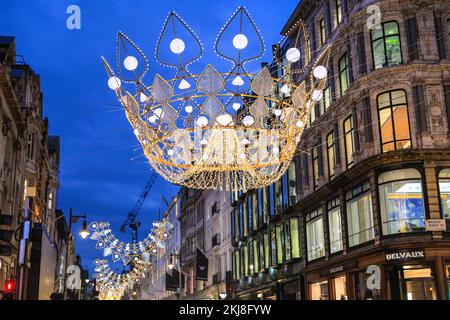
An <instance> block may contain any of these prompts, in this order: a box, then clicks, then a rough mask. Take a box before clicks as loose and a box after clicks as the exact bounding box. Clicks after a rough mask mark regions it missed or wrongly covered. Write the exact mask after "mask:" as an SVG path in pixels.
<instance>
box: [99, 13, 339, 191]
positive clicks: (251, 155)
mask: <svg viewBox="0 0 450 320" xmlns="http://www.w3.org/2000/svg"><path fill="white" fill-rule="evenodd" d="M234 29H236V30H234ZM244 29H245V30H244ZM292 35H295V36H294V38H295V39H294V41H293V42H292V47H291V48H289V49H288V50H287V52H286V55H285V57H282V58H280V59H275V62H274V70H276V69H278V68H282V70H283V72H282V73H283V75H282V76H281V77H274V75H273V74H271V72H270V71H269V69H268V68H267V67H264V68H263V69H262V70H260V71H259V72H256V73H252V72H248V71H247V69H246V65H247V64H248V63H249V62H251V61H255V60H257V59H260V58H261V57H262V56H263V54H264V51H265V46H264V42H263V39H262V36H261V34H260V31H259V30H258V28H257V27H256V25H255V23H254V21H253V19H252V18H251V17H250V15H249V13H248V12H247V10H246V9H245V8H243V7H240V8H238V9H237V10H236V12H235V13H234V14H233V15H232V16H231V18H230V20H229V21H228V22H227V23H226V24H225V26H224V27H223V28H222V30H221V31H220V33H219V35H218V36H217V39H216V41H215V44H214V50H215V52H216V54H217V55H218V56H219V57H221V58H223V59H224V60H225V61H227V63H230V64H231V70H230V71H228V72H219V71H217V70H216V69H215V68H214V67H213V66H212V65H207V66H206V68H204V70H203V72H202V73H201V74H192V73H191V72H190V71H189V69H188V67H190V66H191V65H192V64H193V63H194V62H196V61H197V60H198V59H199V58H200V57H201V56H202V54H203V47H202V44H201V42H200V39H199V38H198V37H197V35H196V34H195V33H194V32H193V31H192V29H191V28H190V27H189V26H188V25H187V24H186V22H184V20H183V19H181V18H180V16H179V15H177V14H176V13H174V12H172V13H170V14H169V16H168V17H167V19H166V21H165V23H164V25H163V28H162V31H161V34H160V36H159V39H158V41H157V44H156V50H155V58H156V61H157V62H159V63H160V64H161V65H163V66H166V67H169V68H172V69H174V70H175V72H176V74H175V77H173V78H171V79H168V80H166V79H164V78H163V77H162V76H160V75H158V74H156V75H155V77H154V78H153V83H152V85H151V86H147V85H145V84H144V83H143V77H144V76H145V75H146V73H147V71H148V70H149V63H148V60H147V58H146V57H145V55H144V53H143V52H142V51H141V50H140V49H139V47H138V46H137V45H136V44H135V43H134V42H132V41H131V40H130V39H129V38H128V37H127V36H126V35H124V34H123V33H119V34H118V38H117V39H118V40H117V75H116V73H115V72H114V71H113V69H112V68H111V66H110V65H109V64H108V62H107V61H106V59H105V58H103V57H102V61H103V63H104V65H105V68H106V71H107V73H108V76H109V79H108V86H109V87H110V88H111V89H112V90H114V91H115V93H116V95H117V97H118V99H119V101H120V102H121V104H122V106H123V107H124V109H125V114H126V117H127V119H128V121H129V122H130V124H131V126H132V128H133V130H134V134H135V135H136V137H137V139H138V140H139V142H140V144H141V145H142V148H143V151H144V154H145V156H146V157H147V159H148V161H149V162H150V164H151V166H152V167H153V168H154V169H155V170H156V171H157V172H158V173H159V174H160V175H161V176H163V177H164V178H165V179H166V180H168V181H169V182H171V183H174V184H178V185H184V186H187V187H189V188H196V189H226V190H233V191H238V190H242V191H246V190H249V189H255V188H261V187H265V186H267V185H269V184H271V183H273V182H274V181H276V180H278V179H279V178H280V177H281V176H282V175H283V174H284V173H285V172H286V170H287V168H288V166H289V163H290V162H291V160H292V158H293V156H294V154H295V152H296V146H297V144H298V142H299V140H300V136H301V134H302V131H303V129H304V127H305V125H306V122H307V118H308V116H309V113H310V111H311V109H312V107H313V106H314V104H315V103H316V102H318V101H320V100H321V99H322V98H323V89H324V87H325V82H326V78H327V66H328V61H329V57H330V51H331V45H328V46H326V47H325V48H324V50H323V51H322V53H321V54H320V55H319V56H318V57H317V58H316V59H315V60H312V57H311V56H312V55H311V52H310V51H309V45H306V46H304V47H305V48H306V49H304V50H303V51H304V52H303V53H301V51H300V50H299V49H298V47H299V43H300V39H302V40H303V41H304V42H305V43H309V35H308V32H307V30H306V28H305V25H304V23H303V22H302V21H299V22H298V23H296V24H295V26H294V27H293V28H292V29H291V30H290V31H289V32H288V34H287V35H285V37H291V36H292ZM228 36H229V37H228ZM227 37H228V38H230V40H229V41H225V40H224V39H226V38H227ZM251 38H253V39H254V40H253V41H252V40H251ZM291 38H292V37H291ZM283 40H284V39H283ZM283 40H282V41H283ZM280 43H281V42H280ZM255 48H256V49H255ZM253 49H255V52H253ZM165 51H166V52H167V58H163V55H164V52H165ZM230 52H231V53H230ZM302 54H304V55H305V59H304V60H305V61H309V63H308V64H307V66H306V67H307V69H306V70H309V72H310V73H311V74H310V75H309V74H307V76H306V77H304V78H305V80H304V81H303V82H301V83H300V84H298V85H297V84H296V83H295V82H294V79H293V78H294V75H295V74H303V75H304V74H305V73H306V71H305V70H300V69H296V66H297V65H299V63H296V62H298V61H299V60H300V58H301V55H302ZM282 60H284V61H285V62H283V61H282ZM126 86H130V87H133V88H134V90H135V91H134V93H130V92H129V91H127V89H126Z"/></svg>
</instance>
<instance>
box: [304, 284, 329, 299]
mask: <svg viewBox="0 0 450 320" xmlns="http://www.w3.org/2000/svg"><path fill="white" fill-rule="evenodd" d="M309 289H310V292H311V300H329V294H328V281H321V282H316V283H312V284H310V285H309Z"/></svg>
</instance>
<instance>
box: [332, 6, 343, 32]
mask: <svg viewBox="0 0 450 320" xmlns="http://www.w3.org/2000/svg"><path fill="white" fill-rule="evenodd" d="M334 8H335V9H336V19H335V23H336V27H337V26H338V25H340V24H341V22H342V17H343V15H342V0H335V1H334Z"/></svg>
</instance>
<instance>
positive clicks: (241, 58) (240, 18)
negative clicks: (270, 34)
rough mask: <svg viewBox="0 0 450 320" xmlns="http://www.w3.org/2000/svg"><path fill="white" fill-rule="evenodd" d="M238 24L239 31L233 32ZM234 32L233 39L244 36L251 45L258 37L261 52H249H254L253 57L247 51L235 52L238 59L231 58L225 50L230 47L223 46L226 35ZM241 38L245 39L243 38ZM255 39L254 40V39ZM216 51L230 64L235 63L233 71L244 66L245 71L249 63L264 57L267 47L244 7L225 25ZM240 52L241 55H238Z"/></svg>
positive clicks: (219, 36)
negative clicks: (244, 26)
mask: <svg viewBox="0 0 450 320" xmlns="http://www.w3.org/2000/svg"><path fill="white" fill-rule="evenodd" d="M234 23H236V24H238V25H239V30H231V29H232V25H233V24H234ZM244 24H245V25H246V26H249V27H247V28H243V25H244ZM228 32H233V34H231V38H232V39H236V36H241V35H244V36H245V38H246V39H248V41H249V43H250V42H251V41H252V40H253V39H254V38H255V37H256V40H257V42H258V44H259V50H257V51H253V50H248V51H249V52H250V51H251V52H254V53H253V54H252V55H247V56H246V55H245V53H246V51H245V50H243V51H240V50H235V52H234V51H231V52H234V53H236V57H233V56H230V55H229V53H228V51H229V50H226V49H225V48H227V47H229V45H228V46H227V45H223V48H222V42H223V41H224V35H225V33H228ZM241 38H243V37H242V36H241ZM252 38H253V39H252ZM214 50H215V52H216V54H217V55H218V56H219V57H222V58H224V59H226V60H228V61H230V62H232V63H233V69H234V67H236V66H237V65H238V66H242V68H243V69H245V64H246V63H247V62H250V61H252V60H257V59H259V58H261V57H262V55H263V54H264V51H265V45H264V41H263V38H262V36H261V33H260V32H259V30H258V27H257V26H256V23H255V22H254V21H253V19H252V18H251V16H250V14H249V13H248V11H247V10H246V9H245V8H244V7H239V8H238V9H237V10H236V12H235V13H234V14H233V15H232V16H231V18H230V19H229V20H228V22H227V23H226V24H225V25H224V27H223V28H222V30H221V31H220V33H219V35H218V36H217V39H216V42H215V43H214ZM238 52H239V53H238Z"/></svg>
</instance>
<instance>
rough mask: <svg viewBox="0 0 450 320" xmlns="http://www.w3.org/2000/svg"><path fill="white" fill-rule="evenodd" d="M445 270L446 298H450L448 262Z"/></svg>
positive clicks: (449, 269)
mask: <svg viewBox="0 0 450 320" xmlns="http://www.w3.org/2000/svg"><path fill="white" fill-rule="evenodd" d="M445 271H446V275H447V299H448V300H450V264H447V265H446V266H445Z"/></svg>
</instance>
